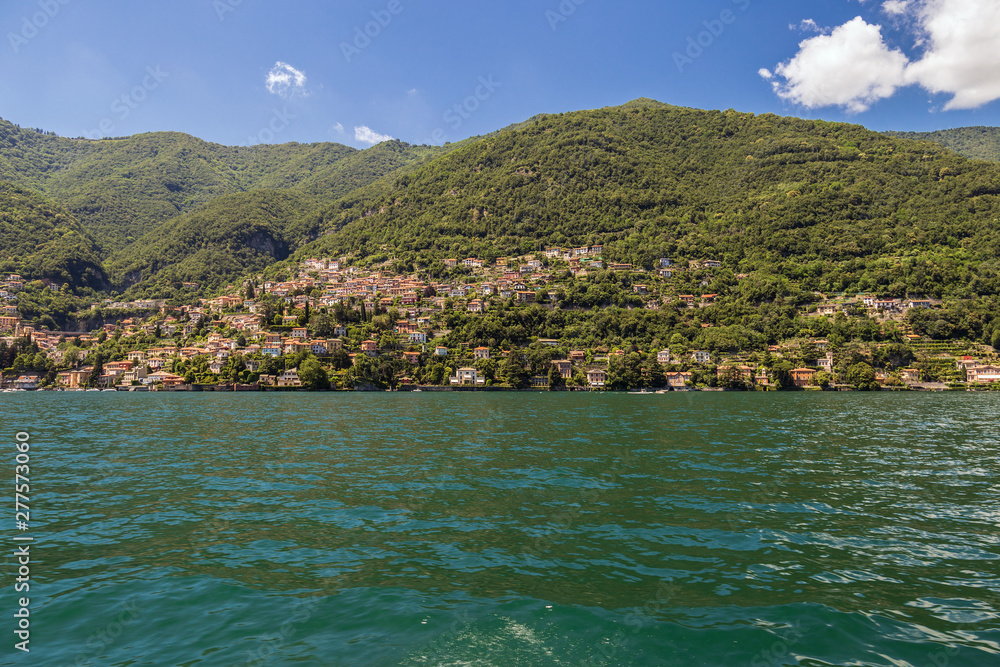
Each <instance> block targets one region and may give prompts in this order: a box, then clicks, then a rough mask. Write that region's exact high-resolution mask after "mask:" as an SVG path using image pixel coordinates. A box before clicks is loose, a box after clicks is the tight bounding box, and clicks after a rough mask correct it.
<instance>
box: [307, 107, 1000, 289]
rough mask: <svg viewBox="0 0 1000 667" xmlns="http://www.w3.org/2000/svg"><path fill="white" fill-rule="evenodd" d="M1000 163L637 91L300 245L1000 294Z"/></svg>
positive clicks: (349, 213) (374, 253) (437, 175)
mask: <svg viewBox="0 0 1000 667" xmlns="http://www.w3.org/2000/svg"><path fill="white" fill-rule="evenodd" d="M998 194H1000V166H997V165H993V164H989V163H985V162H972V161H969V160H967V159H965V158H963V157H961V156H959V155H957V154H955V153H952V152H951V151H949V150H946V149H944V148H942V147H939V146H936V145H933V144H929V143H926V142H916V141H911V140H904V139H897V138H892V137H888V136H886V135H884V134H880V133H876V132H871V131H868V130H866V129H865V128H863V127H860V126H856V125H848V124H841V123H828V122H823V121H811V120H800V119H795V118H781V117H778V116H775V115H773V114H766V115H762V116H754V115H753V114H745V113H738V112H735V111H726V112H717V111H699V110H694V109H683V108H678V107H669V106H665V105H662V104H659V103H652V102H648V101H641V100H640V101H637V102H635V103H632V104H629V105H626V106H624V107H618V108H609V109H602V110H598V111H584V112H577V113H567V114H558V115H550V116H540V117H536V118H535V119H533V120H532V121H529V122H527V123H524V124H521V125H520V126H517V127H514V128H512V129H509V130H507V131H503V132H500V133H497V134H495V135H491V136H489V137H485V138H483V139H481V140H479V141H476V142H474V143H471V144H468V145H466V146H464V147H462V148H460V149H458V150H456V151H454V152H452V153H450V154H448V155H446V156H444V157H441V158H439V159H437V160H435V161H434V162H432V163H431V164H429V165H427V166H425V167H423V168H421V169H419V170H418V171H416V172H415V173H413V174H411V175H405V176H403V177H401V178H399V179H398V182H397V183H396V186H395V188H393V189H392V190H390V191H386V192H384V193H380V194H378V196H372V195H371V193H369V192H359V193H356V194H355V195H352V196H348V197H346V198H344V199H342V200H340V201H338V202H337V203H336V204H335V205H334V206H333V207H331V208H330V209H329V210H328V211H327V212H326V213H325V215H324V218H325V221H324V223H323V226H324V227H325V228H327V232H326V235H325V236H324V237H323V238H322V239H320V240H319V241H318V242H317V243H315V244H312V245H310V246H307V247H306V248H304V249H303V250H302V251H300V254H299V256H300V257H301V256H304V255H306V254H320V255H322V254H326V255H333V256H339V255H353V256H354V257H356V258H366V257H367V258H369V259H371V260H373V261H375V260H385V259H390V258H396V259H397V260H399V262H400V263H401V265H402V267H403V268H407V267H409V266H410V265H416V266H420V265H426V264H427V263H429V262H430V261H433V260H435V259H441V258H444V257H458V258H462V257H467V256H477V257H480V258H484V259H487V260H489V259H491V258H493V257H497V256H503V255H512V254H520V253H523V252H532V251H537V250H538V249H540V248H542V247H544V246H547V245H582V244H585V243H589V244H595V243H603V244H604V247H605V257H606V258H607V259H609V260H611V261H619V262H625V263H631V264H634V265H636V266H637V267H645V268H651V267H652V266H653V265H654V262H655V261H657V260H658V258H660V257H674V258H680V259H691V260H701V259H707V258H714V259H718V260H721V261H722V262H723V264H724V266H726V267H727V268H729V269H731V270H733V271H734V272H742V273H750V272H760V273H763V274H774V275H780V276H784V277H787V278H789V279H793V280H796V281H801V283H802V284H803V285H805V286H809V287H811V288H813V289H822V290H829V291H834V292H839V291H845V290H852V289H858V290H877V289H888V288H890V287H892V288H893V289H894V290H896V291H898V290H899V289H904V290H905V289H910V290H912V291H913V292H915V293H925V294H942V293H945V294H963V293H965V294H968V293H971V292H976V291H985V292H988V293H991V294H996V293H998V292H1000V275H998V274H1000V262H998V260H997V259H996V258H997V257H998V256H1000V200H998V197H997V195H998Z"/></svg>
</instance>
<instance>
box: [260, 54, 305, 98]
mask: <svg viewBox="0 0 1000 667" xmlns="http://www.w3.org/2000/svg"><path fill="white" fill-rule="evenodd" d="M306 81H307V79H306V75H305V73H304V72H301V71H299V70H297V69H295V68H294V67H292V66H291V65H289V64H288V63H283V62H281V61H280V60H279V61H278V62H277V63H275V65H274V67H272V68H271V71H270V72H268V73H267V79H266V84H267V92H269V93H271V94H272V95H278V96H279V97H282V98H284V99H288V98H289V97H293V96H295V95H302V96H306V95H308V94H309V93H308V91H307V90H306Z"/></svg>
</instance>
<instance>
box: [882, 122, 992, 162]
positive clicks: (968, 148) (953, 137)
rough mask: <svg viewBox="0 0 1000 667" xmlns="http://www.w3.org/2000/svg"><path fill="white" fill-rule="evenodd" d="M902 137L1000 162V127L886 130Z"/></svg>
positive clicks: (976, 158)
mask: <svg viewBox="0 0 1000 667" xmlns="http://www.w3.org/2000/svg"><path fill="white" fill-rule="evenodd" d="M886 134H888V135H890V136H893V137H898V138H900V139H913V140H916V141H933V142H934V143H936V144H941V145H942V146H944V147H946V148H950V149H951V150H953V151H955V152H956V153H958V154H959V155H964V156H965V157H967V158H970V159H972V160H989V161H990V162H1000V128H998V127H958V128H955V129H953V130H939V131H937V132H886Z"/></svg>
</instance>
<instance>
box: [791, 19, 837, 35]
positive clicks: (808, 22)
mask: <svg viewBox="0 0 1000 667" xmlns="http://www.w3.org/2000/svg"><path fill="white" fill-rule="evenodd" d="M788 27H789V29H791V30H801V31H802V32H829V30H828V29H826V28H821V27H819V24H818V23H816V21H814V20H812V19H805V20H804V21H802V23H800V24H798V25H790V26H788Z"/></svg>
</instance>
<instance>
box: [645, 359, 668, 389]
mask: <svg viewBox="0 0 1000 667" xmlns="http://www.w3.org/2000/svg"><path fill="white" fill-rule="evenodd" d="M649 386H650V387H652V388H653V389H659V388H661V387H666V386H667V376H666V373H664V371H663V366H662V365H660V364H659V363H657V362H656V361H653V362H652V363H650V365H649Z"/></svg>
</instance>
